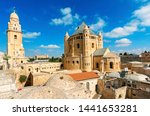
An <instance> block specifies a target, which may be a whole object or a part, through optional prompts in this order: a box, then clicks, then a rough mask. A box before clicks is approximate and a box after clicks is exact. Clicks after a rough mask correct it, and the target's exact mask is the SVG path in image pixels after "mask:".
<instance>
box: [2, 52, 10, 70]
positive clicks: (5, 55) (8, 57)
mask: <svg viewBox="0 0 150 116" xmlns="http://www.w3.org/2000/svg"><path fill="white" fill-rule="evenodd" d="M3 59H4V60H6V62H7V69H9V68H10V64H9V62H8V60H9V59H10V56H8V55H7V54H4V56H3Z"/></svg>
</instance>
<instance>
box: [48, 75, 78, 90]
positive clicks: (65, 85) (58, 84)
mask: <svg viewBox="0 0 150 116" xmlns="http://www.w3.org/2000/svg"><path fill="white" fill-rule="evenodd" d="M46 86H51V87H54V88H58V89H61V90H70V89H74V88H77V87H79V86H80V85H79V84H78V83H77V82H76V81H75V80H73V78H71V77H70V76H68V75H63V74H56V75H54V76H52V77H51V78H50V79H49V80H48V82H47V83H46Z"/></svg>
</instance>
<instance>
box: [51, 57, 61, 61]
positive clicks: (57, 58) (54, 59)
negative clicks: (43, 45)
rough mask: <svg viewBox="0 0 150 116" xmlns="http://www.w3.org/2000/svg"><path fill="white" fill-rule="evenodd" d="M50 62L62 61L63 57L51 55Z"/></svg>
mask: <svg viewBox="0 0 150 116" xmlns="http://www.w3.org/2000/svg"><path fill="white" fill-rule="evenodd" d="M49 62H62V58H59V57H56V58H55V57H53V56H52V57H51V58H49Z"/></svg>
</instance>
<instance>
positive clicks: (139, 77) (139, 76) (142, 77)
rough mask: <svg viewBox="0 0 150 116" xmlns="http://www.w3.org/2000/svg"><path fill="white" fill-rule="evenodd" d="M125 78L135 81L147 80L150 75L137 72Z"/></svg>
mask: <svg viewBox="0 0 150 116" xmlns="http://www.w3.org/2000/svg"><path fill="white" fill-rule="evenodd" d="M125 78H126V79H128V80H134V81H146V79H147V78H149V77H148V76H146V75H143V74H138V73H135V74H127V75H126V76H125Z"/></svg>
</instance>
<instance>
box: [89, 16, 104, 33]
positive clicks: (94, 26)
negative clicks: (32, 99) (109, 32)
mask: <svg viewBox="0 0 150 116" xmlns="http://www.w3.org/2000/svg"><path fill="white" fill-rule="evenodd" d="M104 26H105V21H104V20H103V19H101V18H98V21H97V22H96V23H95V24H91V25H90V28H91V29H92V30H94V31H99V30H100V29H102V28H103V27H104Z"/></svg>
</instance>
